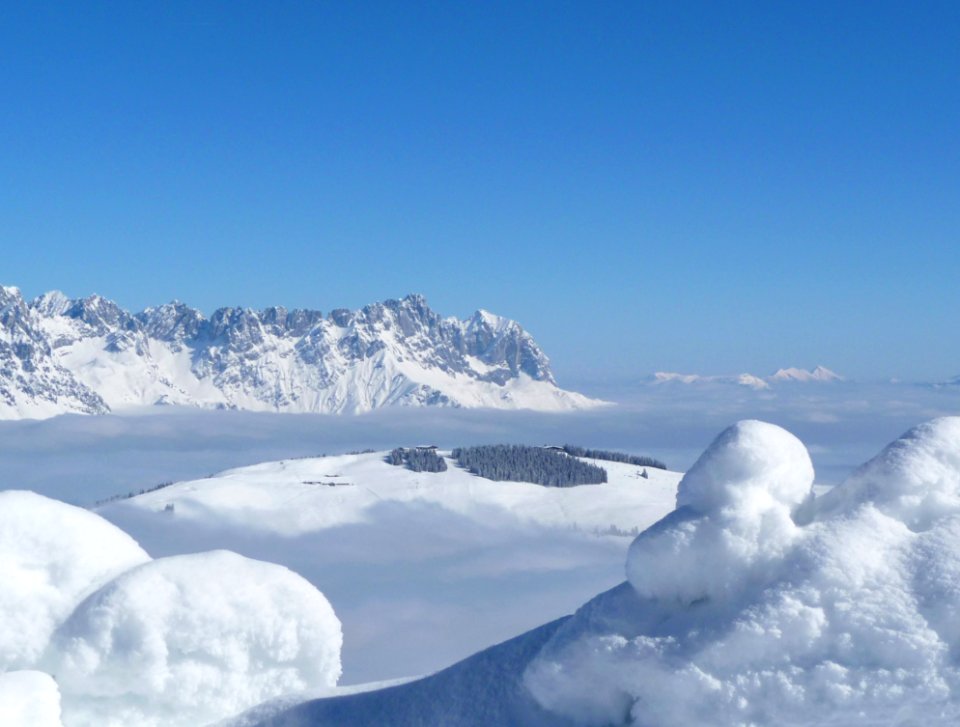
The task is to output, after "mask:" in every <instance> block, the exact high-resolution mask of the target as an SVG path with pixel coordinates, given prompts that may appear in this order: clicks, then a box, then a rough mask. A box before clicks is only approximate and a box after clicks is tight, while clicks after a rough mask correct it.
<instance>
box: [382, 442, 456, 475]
mask: <svg viewBox="0 0 960 727" xmlns="http://www.w3.org/2000/svg"><path fill="white" fill-rule="evenodd" d="M385 459H386V462H387V464H392V465H397V466H400V465H404V464H405V465H406V466H407V467H408V468H409V469H411V470H413V471H414V472H446V470H447V461H446V460H445V459H444V458H443V457H441V456H440V455H439V454H437V451H436V450H435V449H402V448H401V447H397V448H396V449H394V450H391V451H390V454H388V455H387V456H386V458H385Z"/></svg>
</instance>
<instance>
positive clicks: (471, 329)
mask: <svg viewBox="0 0 960 727" xmlns="http://www.w3.org/2000/svg"><path fill="white" fill-rule="evenodd" d="M465 341H466V347H467V353H468V354H470V355H471V356H475V357H476V358H478V359H480V360H481V361H483V362H484V363H485V364H488V365H497V364H499V363H505V364H506V365H507V366H508V367H509V370H510V374H511V375H513V376H516V375H517V374H519V373H520V372H521V371H522V372H523V373H525V374H527V375H528V376H529V377H530V378H532V379H534V380H535V381H549V382H550V383H556V382H555V381H554V378H553V372H552V371H551V370H550V359H549V358H547V355H546V354H545V353H544V352H543V351H542V350H541V349H540V347H539V346H538V345H537V343H536V342H535V341H534V340H533V337H532V336H531V335H530V334H529V333H527V332H526V331H525V330H523V328H522V327H521V326H520V324H519V323H517V322H516V321H512V320H510V319H509V318H504V317H502V316H498V315H495V314H493V313H490V312H489V311H485V310H478V311H477V312H476V313H474V314H473V316H472V317H471V318H470V320H469V321H468V322H467V325H466V330H465Z"/></svg>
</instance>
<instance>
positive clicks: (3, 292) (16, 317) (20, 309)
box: [0, 285, 30, 327]
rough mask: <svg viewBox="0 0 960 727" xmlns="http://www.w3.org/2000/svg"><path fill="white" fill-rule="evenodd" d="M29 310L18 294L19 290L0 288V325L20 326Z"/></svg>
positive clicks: (6, 287)
mask: <svg viewBox="0 0 960 727" xmlns="http://www.w3.org/2000/svg"><path fill="white" fill-rule="evenodd" d="M29 314H30V310H29V308H28V306H27V304H26V303H25V302H24V300H23V296H22V295H21V294H20V288H15V287H13V286H12V285H8V286H0V324H3V325H4V326H6V327H11V326H14V325H17V326H22V325H23V324H24V321H25V320H26V319H27V318H28V317H29Z"/></svg>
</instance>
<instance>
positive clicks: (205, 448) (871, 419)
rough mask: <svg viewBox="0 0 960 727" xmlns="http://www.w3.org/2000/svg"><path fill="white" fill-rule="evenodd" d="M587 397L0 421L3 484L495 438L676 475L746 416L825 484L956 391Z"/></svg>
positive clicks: (145, 483)
mask: <svg viewBox="0 0 960 727" xmlns="http://www.w3.org/2000/svg"><path fill="white" fill-rule="evenodd" d="M589 393H590V394H593V395H601V396H605V397H607V398H612V399H614V400H616V401H618V402H620V403H619V404H618V405H617V406H614V407H606V408H603V409H600V410H595V411H585V412H568V413H563V414H542V413H534V412H524V411H518V412H502V411H491V410H467V409H441V408H416V409H408V408H394V409H384V410H380V411H376V412H372V413H370V414H364V415H359V416H335V415H333V416H331V415H311V414H262V413H252V412H241V411H204V410H195V409H180V408H173V407H158V408H153V409H147V410H141V411H139V412H137V413H127V414H120V415H108V416H97V417H88V416H72V415H70V416H61V417H56V418H53V419H48V420H43V421H13V422H10V421H7V422H0V442H2V444H0V489H30V490H35V491H37V492H40V493H42V494H45V495H49V496H52V497H56V498H59V499H62V500H65V501H67V502H71V503H75V504H81V505H90V504H93V503H94V502H96V501H98V500H102V499H105V498H108V497H111V496H114V495H119V494H124V493H127V492H131V491H133V492H137V491H139V490H140V489H147V488H150V487H153V486H155V485H157V484H160V483H162V482H171V481H179V480H183V479H190V478H196V477H202V476H205V475H208V474H213V473H215V472H218V471H221V470H223V469H228V468H231V467H238V466H242V465H247V464H255V463H258V462H264V461H270V460H276V459H285V458H292V457H306V456H318V455H322V454H338V453H343V452H348V451H354V450H361V449H377V450H379V449H390V448H392V447H395V446H403V445H406V446H409V445H413V444H419V443H429V444H437V445H439V446H440V447H444V448H446V447H454V446H459V445H470V444H483V443H494V442H521V443H527V444H545V443H560V444H563V443H574V444H581V445H584V446H590V447H605V448H608V449H617V450H622V451H627V452H632V453H639V454H649V455H651V456H654V457H657V458H659V459H661V460H664V461H665V462H666V463H667V465H668V466H669V467H670V468H671V469H674V470H679V471H683V470H686V469H687V468H688V467H689V466H690V465H691V464H692V463H693V461H694V460H695V459H696V457H697V455H698V454H699V453H700V452H702V451H703V449H704V448H705V447H706V446H707V445H708V444H709V443H710V442H711V441H712V439H713V437H714V436H715V435H716V434H717V432H719V431H720V430H721V429H723V428H724V427H726V426H727V425H728V424H730V423H731V422H734V421H737V420H740V419H746V418H755V419H762V420H765V421H770V422H773V423H776V424H779V425H781V426H783V427H785V428H787V429H788V430H790V431H792V432H794V433H795V434H797V436H799V437H801V438H802V439H803V440H804V441H805V442H807V443H808V445H809V448H810V451H811V456H812V458H813V461H814V465H815V466H816V468H817V481H818V482H820V483H822V484H836V483H838V482H840V481H842V479H843V478H844V477H845V476H846V475H847V474H849V472H850V471H851V470H852V469H853V468H855V467H856V466H857V465H859V464H860V463H861V462H863V461H864V460H865V459H866V458H867V457H869V456H870V455H871V454H872V453H874V452H875V451H877V449H878V448H879V447H881V446H883V444H884V443H885V442H888V441H890V440H891V439H893V438H895V437H897V436H898V435H900V434H901V433H902V432H903V431H905V430H906V429H908V428H909V427H911V426H913V425H915V424H917V423H919V422H921V421H924V420H926V419H930V418H933V417H935V416H941V415H945V414H956V413H958V412H960V388H954V387H944V388H940V389H935V388H931V387H924V386H916V385H907V384H854V383H841V384H829V385H812V386H804V385H797V386H789V387H785V388H780V389H777V390H775V391H753V390H750V389H747V388H745V387H739V386H734V385H729V384H717V385H703V386H685V385H661V386H650V385H637V386H636V387H635V388H634V389H632V390H630V389H626V388H623V387H620V388H618V389H617V390H611V389H608V390H604V387H603V386H600V385H598V386H594V387H591V390H589Z"/></svg>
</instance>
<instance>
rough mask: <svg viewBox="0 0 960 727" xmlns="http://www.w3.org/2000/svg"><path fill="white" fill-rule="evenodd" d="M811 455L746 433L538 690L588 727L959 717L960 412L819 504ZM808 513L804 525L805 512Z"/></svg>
mask: <svg viewBox="0 0 960 727" xmlns="http://www.w3.org/2000/svg"><path fill="white" fill-rule="evenodd" d="M811 479H812V470H811V468H810V465H809V460H808V458H807V457H806V456H805V452H803V449H802V447H799V446H798V445H797V443H796V440H794V439H793V438H792V437H791V436H790V435H788V434H787V433H786V432H783V431H782V430H779V429H777V428H775V427H772V426H770V425H760V424H759V423H753V422H744V423H741V424H738V425H736V426H735V427H733V428H731V429H729V430H727V431H726V432H724V433H723V434H722V435H721V436H720V437H719V438H718V439H717V441H716V442H715V443H714V444H713V445H712V446H711V448H710V449H709V450H708V451H707V452H706V453H705V454H704V455H703V457H701V459H700V461H699V462H698V463H697V465H696V466H695V467H694V468H693V469H692V470H691V472H690V473H689V474H688V475H687V477H686V478H685V480H684V482H683V484H681V487H680V492H679V493H678V498H677V499H678V506H679V507H678V509H677V510H676V511H675V512H674V513H672V514H671V515H669V516H667V517H666V518H664V519H663V520H662V521H660V523H658V524H657V525H654V526H653V527H652V528H650V529H649V530H647V531H646V532H644V533H642V534H641V535H640V536H639V537H638V538H637V540H636V541H635V543H634V544H633V546H632V547H631V551H630V554H629V561H628V564H627V570H628V575H629V581H630V582H629V584H624V585H622V586H620V587H618V588H616V589H613V590H612V591H609V592H607V593H605V594H602V595H601V596H599V597H597V598H596V599H594V600H593V601H591V602H590V603H588V604H587V605H586V606H584V607H583V608H582V609H580V611H578V613H577V614H576V615H575V616H574V617H573V618H572V619H570V620H569V621H567V622H566V623H564V624H563V626H561V627H560V628H559V629H558V630H557V632H556V633H555V634H554V635H553V637H552V638H551V639H550V641H549V642H548V643H547V644H546V645H545V646H544V648H543V649H542V650H541V651H540V653H539V654H538V656H537V657H536V658H535V659H533V660H532V661H531V663H530V664H529V666H528V667H527V669H526V671H525V674H524V683H525V684H526V685H527V687H528V688H529V690H530V691H531V692H532V694H533V695H534V697H535V698H536V699H537V700H538V701H539V703H540V704H541V705H543V706H544V707H545V708H547V709H549V710H551V711H552V712H554V713H555V714H557V715H558V716H562V717H564V718H567V719H570V720H572V721H573V722H574V723H576V724H580V725H606V724H614V725H619V724H634V725H658V726H663V727H670V726H671V725H690V724H725V725H753V724H778V725H810V724H819V725H866V724H891V725H894V724H901V725H908V724H909V725H919V724H923V725H946V724H957V723H958V722H960V418H946V419H940V420H935V421H933V422H929V423H927V424H924V425H921V426H919V427H917V428H915V429H913V430H911V431H910V432H908V433H907V434H906V435H904V436H903V437H902V438H901V439H899V440H897V441H896V442H894V443H893V444H892V445H890V446H889V447H888V448H887V449H885V450H884V451H883V452H882V453H881V454H880V455H879V456H878V457H877V458H875V459H874V460H872V461H871V462H869V463H868V464H867V465H865V466H864V467H863V468H861V469H860V470H859V471H858V472H857V473H856V474H855V475H853V476H852V477H851V478H850V480H849V481H848V482H846V483H844V484H842V485H840V486H839V487H838V488H836V489H835V490H834V491H833V492H832V493H830V494H829V495H827V496H825V497H824V498H822V502H813V503H805V502H804V500H805V493H806V492H807V490H808V485H809V482H810V481H811ZM791 516H792V517H791Z"/></svg>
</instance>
